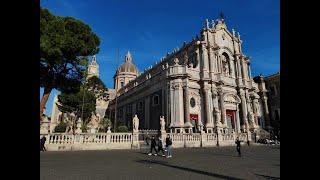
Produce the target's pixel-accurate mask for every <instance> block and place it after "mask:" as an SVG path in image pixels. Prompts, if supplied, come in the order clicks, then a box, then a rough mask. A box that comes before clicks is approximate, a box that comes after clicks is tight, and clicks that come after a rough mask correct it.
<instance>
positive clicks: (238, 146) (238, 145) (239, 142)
mask: <svg viewBox="0 0 320 180" xmlns="http://www.w3.org/2000/svg"><path fill="white" fill-rule="evenodd" d="M235 143H236V145H237V151H238V155H239V157H241V149H240V144H241V141H240V140H239V137H237V139H236V142H235Z"/></svg>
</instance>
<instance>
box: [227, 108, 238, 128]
mask: <svg viewBox="0 0 320 180" xmlns="http://www.w3.org/2000/svg"><path fill="white" fill-rule="evenodd" d="M226 115H227V116H226V121H227V126H228V129H229V132H231V131H232V130H234V131H235V129H236V111H234V110H226Z"/></svg>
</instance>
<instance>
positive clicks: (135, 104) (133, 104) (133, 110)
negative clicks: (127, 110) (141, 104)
mask: <svg viewBox="0 0 320 180" xmlns="http://www.w3.org/2000/svg"><path fill="white" fill-rule="evenodd" d="M135 114H137V103H136V102H133V103H132V115H135Z"/></svg>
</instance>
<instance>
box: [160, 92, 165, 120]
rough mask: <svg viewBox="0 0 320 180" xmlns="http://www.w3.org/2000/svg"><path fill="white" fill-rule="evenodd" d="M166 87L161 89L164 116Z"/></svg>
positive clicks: (162, 114) (162, 113)
mask: <svg viewBox="0 0 320 180" xmlns="http://www.w3.org/2000/svg"><path fill="white" fill-rule="evenodd" d="M164 95H165V89H162V90H161V116H164V115H165V114H164V110H165V106H164V105H165V96H164Z"/></svg>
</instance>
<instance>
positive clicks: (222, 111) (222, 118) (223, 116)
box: [219, 89, 228, 128]
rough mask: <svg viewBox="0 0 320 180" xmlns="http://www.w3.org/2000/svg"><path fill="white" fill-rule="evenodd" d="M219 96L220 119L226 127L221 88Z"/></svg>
mask: <svg viewBox="0 0 320 180" xmlns="http://www.w3.org/2000/svg"><path fill="white" fill-rule="evenodd" d="M219 98H220V109H221V121H222V127H223V128H227V127H228V125H227V122H226V109H225V105H224V98H223V92H222V89H221V90H220V91H219Z"/></svg>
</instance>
